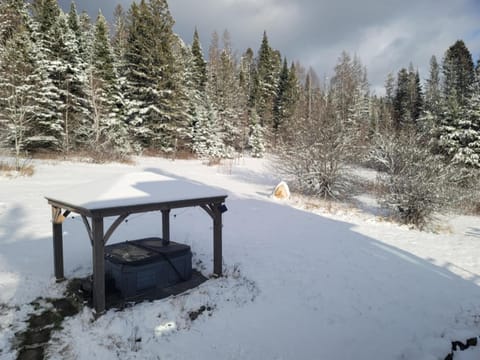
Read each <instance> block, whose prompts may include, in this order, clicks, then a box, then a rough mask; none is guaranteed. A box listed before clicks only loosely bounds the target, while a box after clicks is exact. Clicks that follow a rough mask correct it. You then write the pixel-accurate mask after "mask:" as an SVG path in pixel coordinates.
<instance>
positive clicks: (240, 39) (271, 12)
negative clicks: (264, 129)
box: [59, 0, 480, 94]
mask: <svg viewBox="0 0 480 360" xmlns="http://www.w3.org/2000/svg"><path fill="white" fill-rule="evenodd" d="M59 2H60V4H61V5H62V7H63V8H64V9H68V8H69V4H70V0H60V1H59ZM119 3H121V4H122V6H123V7H124V8H125V9H128V8H129V6H130V4H131V3H132V0H117V1H115V0H84V1H81V0H77V1H76V4H77V8H78V10H79V11H81V10H86V11H87V12H88V13H89V14H90V15H91V16H92V18H95V17H96V14H97V13H98V9H99V8H101V9H102V12H103V14H104V15H105V16H106V17H107V18H109V19H111V18H112V14H113V9H114V7H115V5H117V4H119ZM169 7H170V11H171V13H172V15H173V17H174V19H175V26H174V31H175V32H176V33H177V34H179V35H180V37H181V38H182V39H183V40H184V41H185V42H186V43H188V44H190V43H191V41H192V35H193V31H194V29H195V27H197V29H198V31H199V35H200V40H201V42H202V47H203V49H204V50H207V49H208V46H209V44H210V41H211V34H212V33H213V31H215V30H216V31H217V32H218V33H219V34H220V35H221V34H222V33H223V32H224V30H225V29H227V30H228V31H229V33H230V37H231V41H232V45H233V49H234V50H236V51H237V53H238V55H241V54H242V53H243V52H244V51H245V50H246V49H247V48H249V47H250V48H252V49H253V50H255V51H257V50H258V49H259V47H260V42H261V39H262V35H263V32H264V31H266V32H267V35H268V39H269V42H270V45H271V46H272V47H273V48H275V49H277V50H279V51H280V52H281V53H282V55H283V56H286V57H287V59H288V60H289V61H297V60H298V61H300V63H301V64H302V65H303V66H304V67H310V66H311V67H312V68H313V69H314V70H315V72H316V73H317V74H318V76H319V77H320V79H328V78H329V77H331V76H332V73H333V68H334V66H335V64H336V63H337V60H338V57H339V56H340V54H341V52H342V51H344V50H345V51H347V52H348V53H350V54H351V55H354V54H356V55H357V56H359V58H360V60H361V61H362V63H363V65H365V66H366V67H367V70H368V78H369V81H370V84H371V87H372V90H374V91H375V93H377V94H382V92H383V85H384V82H385V79H386V77H387V74H388V73H389V72H392V73H393V74H396V73H397V72H398V70H400V69H401V68H402V67H408V66H409V64H410V63H412V64H413V66H414V67H415V68H418V70H419V72H420V77H421V79H423V80H425V79H426V78H427V77H428V68H429V61H430V58H431V56H432V55H435V56H436V57H437V59H438V60H439V61H441V59H442V58H443V55H444V53H445V51H446V50H447V49H448V47H449V46H451V45H453V43H455V41H456V40H458V39H462V40H464V41H465V43H466V45H467V47H468V48H469V50H470V52H471V53H472V55H473V58H474V60H475V61H476V59H478V57H479V55H480V0H402V1H399V0H172V1H170V2H169Z"/></svg>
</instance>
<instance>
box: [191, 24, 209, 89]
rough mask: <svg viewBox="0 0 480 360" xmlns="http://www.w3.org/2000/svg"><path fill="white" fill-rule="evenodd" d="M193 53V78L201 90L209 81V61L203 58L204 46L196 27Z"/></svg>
mask: <svg viewBox="0 0 480 360" xmlns="http://www.w3.org/2000/svg"><path fill="white" fill-rule="evenodd" d="M192 55H193V64H194V67H193V78H194V81H195V83H196V86H197V88H198V89H199V90H201V91H202V90H205V86H206V83H207V62H206V61H205V59H204V58H203V51H202V46H201V44H200V37H199V36H198V31H197V29H196V28H195V32H194V33H193V42H192Z"/></svg>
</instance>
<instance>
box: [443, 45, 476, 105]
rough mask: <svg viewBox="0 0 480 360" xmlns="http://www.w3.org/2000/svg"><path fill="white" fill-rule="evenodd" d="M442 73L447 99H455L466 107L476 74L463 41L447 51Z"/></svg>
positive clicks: (470, 56)
mask: <svg viewBox="0 0 480 360" xmlns="http://www.w3.org/2000/svg"><path fill="white" fill-rule="evenodd" d="M442 71H443V93H444V96H445V98H450V97H453V99H454V101H456V102H458V104H459V105H461V106H464V105H466V103H467V101H468V99H469V98H470V93H471V89H472V84H473V81H474V79H475V73H474V67H473V60H472V55H471V53H470V51H469V50H468V49H467V47H466V45H465V43H464V42H463V41H462V40H458V41H457V42H455V44H453V45H452V46H450V47H449V48H448V50H447V51H446V53H445V57H444V59H443V65H442Z"/></svg>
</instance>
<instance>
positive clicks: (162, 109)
mask: <svg viewBox="0 0 480 360" xmlns="http://www.w3.org/2000/svg"><path fill="white" fill-rule="evenodd" d="M173 24H174V21H173V18H172V16H171V14H170V11H169V9H168V5H167V2H166V1H165V0H149V1H148V2H146V1H145V0H141V1H140V3H139V4H136V3H133V4H132V6H131V7H130V10H129V13H128V27H127V29H128V39H127V49H126V53H125V68H126V69H125V75H126V94H125V96H126V100H127V106H128V118H129V123H130V125H131V126H132V127H133V132H134V136H135V137H136V139H137V141H139V143H140V144H141V145H142V146H144V147H155V148H158V149H160V150H162V151H167V152H168V151H172V150H173V148H174V146H175V139H176V134H175V122H176V121H177V120H178V119H179V118H181V116H182V115H183V114H181V113H180V112H179V108H178V106H177V105H178V103H177V101H179V99H180V98H181V97H182V96H181V94H180V90H179V88H178V81H177V80H176V78H175V76H176V74H178V72H177V70H178V69H177V68H176V63H175V57H174V54H173V46H174V44H175V43H176V42H177V40H178V39H177V38H176V37H175V36H174V34H173V30H172V27H173ZM180 73H181V72H180Z"/></svg>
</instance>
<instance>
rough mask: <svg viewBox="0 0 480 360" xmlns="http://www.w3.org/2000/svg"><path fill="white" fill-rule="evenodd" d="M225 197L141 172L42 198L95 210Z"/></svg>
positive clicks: (69, 189)
mask: <svg viewBox="0 0 480 360" xmlns="http://www.w3.org/2000/svg"><path fill="white" fill-rule="evenodd" d="M226 196H227V195H226V193H225V192H224V191H220V190H218V189H215V188H212V187H209V186H206V185H202V184H197V183H193V182H189V181H184V180H178V179H175V178H171V177H167V176H164V175H160V174H157V173H153V172H148V171H144V172H132V173H129V174H126V175H123V176H121V177H119V178H116V179H106V180H102V181H98V180H97V181H94V182H87V183H84V184H82V185H80V186H76V187H73V188H72V187H70V188H64V189H58V191H56V192H55V193H54V194H48V195H46V196H45V197H46V198H47V199H48V200H54V201H57V202H60V203H65V204H70V205H74V206H76V207H79V208H84V209H87V210H96V209H104V208H112V207H125V206H135V205H144V204H153V203H164V202H172V201H184V200H192V199H203V198H211V197H226Z"/></svg>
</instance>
